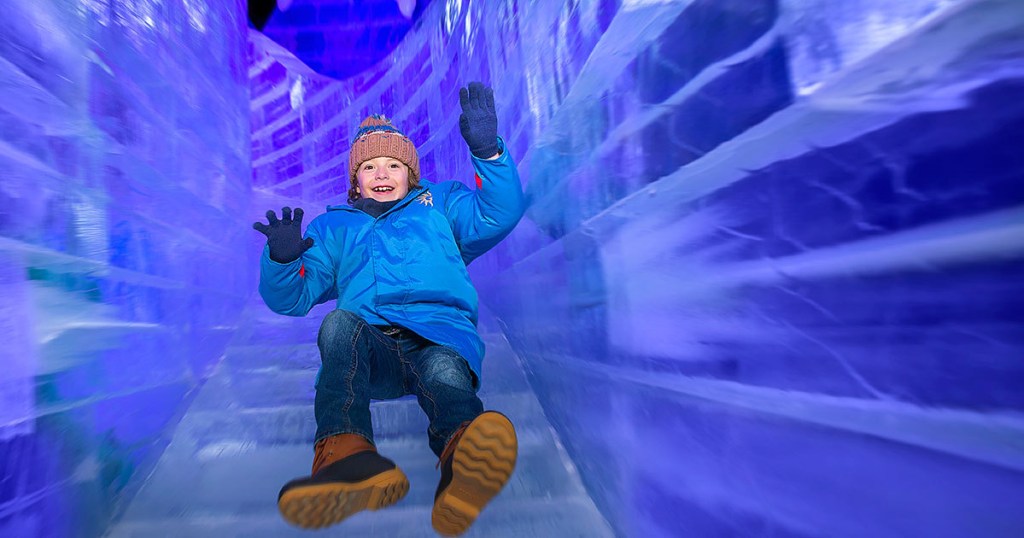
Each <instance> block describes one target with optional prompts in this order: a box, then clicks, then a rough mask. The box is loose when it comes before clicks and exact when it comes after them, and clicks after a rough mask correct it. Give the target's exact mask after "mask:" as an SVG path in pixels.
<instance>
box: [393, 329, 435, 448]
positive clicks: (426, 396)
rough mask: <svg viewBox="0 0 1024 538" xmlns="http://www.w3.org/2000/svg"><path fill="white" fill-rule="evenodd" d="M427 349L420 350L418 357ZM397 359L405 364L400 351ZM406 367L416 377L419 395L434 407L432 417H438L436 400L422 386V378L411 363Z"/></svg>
mask: <svg viewBox="0 0 1024 538" xmlns="http://www.w3.org/2000/svg"><path fill="white" fill-rule="evenodd" d="M427 349H430V348H429V347H428V348H425V349H421V350H420V355H421V356H422V354H423V352H424V351H426V350H427ZM398 357H399V359H400V360H401V361H402V362H403V363H405V359H404V358H403V357H402V351H401V350H399V351H398ZM408 365H409V371H411V372H412V375H413V376H415V377H416V386H418V387H419V389H420V393H422V394H423V396H424V397H425V398H426V399H427V400H430V404H431V405H433V406H434V416H435V417H438V416H440V414H441V413H440V409H438V407H437V400H436V399H435V398H434V395H433V394H432V393H431V392H430V391H429V390H427V387H426V386H424V384H423V377H422V376H421V375H420V373H419V372H418V371H416V368H414V367H413V366H412V363H408ZM427 429H428V430H429V429H430V427H429V426H428V427H427Z"/></svg>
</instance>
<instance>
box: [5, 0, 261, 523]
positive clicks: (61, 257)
mask: <svg viewBox="0 0 1024 538" xmlns="http://www.w3.org/2000/svg"><path fill="white" fill-rule="evenodd" d="M245 31H246V21H245V4H244V2H243V1H242V0H231V1H226V2H225V1H221V0H168V1H163V0H161V1H155V0H154V1H150V0H67V1H49V0H6V1H4V2H3V5H2V8H0V340H2V344H0V536H4V537H7V536H10V537H29V536H94V535H97V534H98V533H100V532H101V531H102V530H103V529H104V528H105V526H106V523H107V520H108V519H109V518H110V517H111V515H112V513H113V512H114V511H115V510H117V509H118V506H120V505H121V504H120V501H122V500H124V499H125V498H126V497H127V496H128V495H130V493H131V491H130V490H131V487H132V486H131V485H130V484H137V483H138V482H140V480H141V479H142V478H144V476H145V473H146V471H147V470H148V469H149V468H150V467H151V465H152V463H153V461H154V459H155V457H156V456H158V455H159V453H160V451H161V450H162V448H163V446H165V445H166V443H167V440H168V439H167V431H168V426H172V425H173V424H174V420H175V416H176V414H177V413H180V411H181V408H182V405H183V404H184V403H185V402H186V401H187V397H188V394H189V392H190V390H191V389H193V388H194V387H195V386H196V384H197V383H198V382H199V381H200V380H201V379H202V378H203V376H205V375H207V374H208V373H209V370H210V368H211V367H212V366H213V365H214V364H215V362H216V360H217V359H218V357H220V355H221V352H222V350H223V348H224V346H225V344H226V340H227V338H229V337H230V335H231V333H232V332H233V330H234V325H235V324H236V322H237V319H238V316H239V312H240V310H241V308H240V307H241V305H242V304H243V302H244V301H245V300H246V298H247V297H248V296H249V295H250V294H251V292H252V289H253V285H252V278H253V274H254V266H253V265H252V264H244V263H240V262H239V258H240V253H241V252H242V251H243V250H244V249H245V248H246V246H247V245H248V243H246V242H245V241H244V239H243V238H247V237H248V233H251V232H252V230H251V229H249V230H247V229H246V226H247V224H248V223H246V222H245V220H244V219H245V218H246V212H247V203H248V201H249V196H250V190H251V189H250V176H249V174H250V172H249V171H250V167H249V146H248V144H249V125H248V114H247V103H248V93H249V92H248V81H247V68H248V65H247V62H246V48H245V47H246V33H245ZM133 479H135V480H134V481H133ZM126 488H127V489H126Z"/></svg>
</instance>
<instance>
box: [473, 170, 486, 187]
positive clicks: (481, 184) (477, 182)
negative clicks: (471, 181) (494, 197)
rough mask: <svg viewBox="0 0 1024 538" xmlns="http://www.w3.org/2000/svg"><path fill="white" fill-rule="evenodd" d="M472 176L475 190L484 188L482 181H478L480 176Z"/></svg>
mask: <svg viewBox="0 0 1024 538" xmlns="http://www.w3.org/2000/svg"><path fill="white" fill-rule="evenodd" d="M474 175H475V176H476V188H478V189H482V188H484V182H483V180H482V179H480V174H474Z"/></svg>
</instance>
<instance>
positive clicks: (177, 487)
mask: <svg viewBox="0 0 1024 538" xmlns="http://www.w3.org/2000/svg"><path fill="white" fill-rule="evenodd" d="M379 450H380V453H381V454H383V455H385V456H386V457H388V458H390V459H392V460H393V461H394V462H395V463H396V464H398V466H399V467H400V468H401V469H402V470H403V472H405V474H406V476H408V477H409V482H410V485H411V488H410V490H409V494H408V495H407V496H406V498H405V499H404V500H403V501H402V503H403V504H404V505H422V506H428V507H429V506H430V505H432V504H433V500H434V492H435V489H436V488H437V481H438V478H439V476H440V472H439V471H438V470H437V469H435V465H436V463H437V457H436V456H434V454H433V452H431V451H430V449H429V448H427V443H426V440H425V439H424V440H421V441H420V442H419V443H415V444H414V443H408V442H402V443H391V442H383V443H381V444H380V446H379ZM206 452H208V453H205V454H204V453H202V452H201V453H200V454H198V455H193V454H191V453H187V452H186V453H179V454H167V455H165V457H164V460H163V461H162V462H161V466H160V468H159V469H158V470H157V471H156V472H155V473H154V475H153V476H152V477H151V482H150V484H152V485H153V486H154V487H149V488H144V489H143V491H140V492H139V495H138V497H136V499H135V501H134V503H133V505H132V507H131V510H130V512H129V513H127V514H126V515H125V518H124V520H123V521H125V522H128V521H138V520H149V519H164V518H174V517H196V516H200V517H210V516H214V517H219V516H225V515H228V514H235V515H245V514H253V513H260V512H276V511H277V508H276V506H277V505H276V503H277V494H278V491H279V490H280V488H281V486H283V485H284V484H285V483H286V482H288V481H289V480H292V479H294V478H297V477H301V476H307V475H308V474H309V465H310V462H311V461H312V456H313V451H312V450H311V447H310V446H309V445H287V446H275V447H259V448H258V449H257V450H255V451H252V452H238V451H237V450H235V448H232V447H227V448H226V449H225V450H223V451H221V452H219V453H213V451H212V450H210V451H206ZM570 476H571V475H570V471H569V470H567V469H566V467H565V465H564V464H563V463H562V460H561V459H560V457H559V454H558V452H557V449H556V448H555V447H554V445H553V444H552V443H550V442H547V443H544V444H539V445H538V444H526V445H524V446H522V447H521V449H520V453H519V460H518V462H517V464H516V470H515V472H514V473H513V475H512V477H511V479H510V480H509V482H508V484H507V485H506V486H505V489H504V490H502V492H501V494H500V495H499V497H497V498H496V499H495V500H494V501H493V504H494V505H496V506H500V505H502V504H505V503H506V502H509V501H514V500H527V499H547V498H555V497H571V496H577V495H579V496H583V495H585V494H584V491H583V489H582V487H581V486H579V484H578V483H576V482H575V481H573V480H570ZM157 485H158V486H157Z"/></svg>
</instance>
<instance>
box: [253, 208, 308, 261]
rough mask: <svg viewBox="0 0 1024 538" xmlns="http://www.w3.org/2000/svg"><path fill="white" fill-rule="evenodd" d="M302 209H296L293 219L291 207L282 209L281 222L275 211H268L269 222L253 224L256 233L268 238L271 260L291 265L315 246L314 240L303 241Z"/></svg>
mask: <svg viewBox="0 0 1024 538" xmlns="http://www.w3.org/2000/svg"><path fill="white" fill-rule="evenodd" d="M302 215H303V213H302V208H300V207H296V208H295V217H294V218H292V209H291V208H290V207H284V208H281V220H277V215H276V214H275V213H274V210H273V209H271V210H270V211H267V222H268V223H269V224H263V223H262V222H254V223H252V227H253V228H254V229H256V231H258V232H260V233H262V234H263V235H265V236H267V245H269V246H270V259H271V260H274V261H275V262H277V263H290V262H293V261H295V260H297V259H299V258H301V257H302V254H303V253H304V252H306V251H307V250H309V247H312V246H313V238H312V237H308V238H306V239H302Z"/></svg>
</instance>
